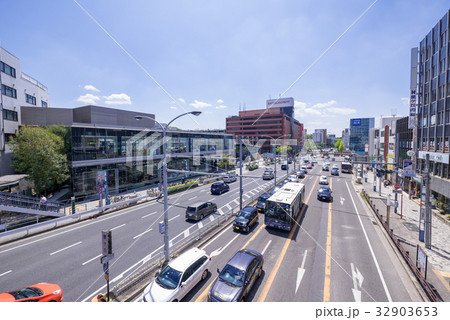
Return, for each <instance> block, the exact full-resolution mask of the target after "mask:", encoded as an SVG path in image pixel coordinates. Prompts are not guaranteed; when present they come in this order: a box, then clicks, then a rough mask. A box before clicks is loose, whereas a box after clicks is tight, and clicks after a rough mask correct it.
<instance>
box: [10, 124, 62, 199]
mask: <svg viewBox="0 0 450 320" xmlns="http://www.w3.org/2000/svg"><path fill="white" fill-rule="evenodd" d="M51 131H52V130H48V129H44V128H41V127H27V126H25V127H21V128H20V131H19V133H18V134H17V136H16V137H14V138H12V139H11V142H10V145H11V148H12V150H13V161H12V164H11V166H12V168H13V169H14V170H15V171H16V172H18V173H23V174H27V175H28V179H29V180H31V181H32V182H33V184H34V190H35V192H36V193H37V194H44V193H47V192H48V191H52V190H54V189H55V188H57V187H58V186H59V185H60V184H62V183H64V182H65V181H66V180H67V179H68V178H69V177H70V176H69V174H68V172H69V169H68V166H67V155H66V154H65V153H64V140H63V139H62V138H61V136H59V135H56V134H55V133H52V132H51Z"/></svg>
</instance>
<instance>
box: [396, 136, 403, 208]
mask: <svg viewBox="0 0 450 320" xmlns="http://www.w3.org/2000/svg"><path fill="white" fill-rule="evenodd" d="M399 136H400V135H399V134H398V133H396V134H395V162H396V163H397V165H396V166H395V183H396V184H397V183H398V163H399V160H400V157H399V155H398V147H399V146H398V144H399V141H398V140H399ZM402 189H403V188H402ZM397 200H398V198H397V193H395V199H394V201H395V202H394V212H395V213H397V203H398V201H397Z"/></svg>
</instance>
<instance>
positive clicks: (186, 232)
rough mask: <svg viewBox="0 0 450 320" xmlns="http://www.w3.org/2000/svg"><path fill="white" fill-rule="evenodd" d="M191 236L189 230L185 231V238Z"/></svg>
mask: <svg viewBox="0 0 450 320" xmlns="http://www.w3.org/2000/svg"><path fill="white" fill-rule="evenodd" d="M189 234H190V232H189V229H186V230H184V237H185V238H187V237H189Z"/></svg>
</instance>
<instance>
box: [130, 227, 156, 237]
mask: <svg viewBox="0 0 450 320" xmlns="http://www.w3.org/2000/svg"><path fill="white" fill-rule="evenodd" d="M152 230H153V229H148V230H146V231H144V232H142V233H141V234H138V235H137V236H135V237H133V239H136V238H139V237H140V236H142V235H143V234H146V233H147V232H150V231H152Z"/></svg>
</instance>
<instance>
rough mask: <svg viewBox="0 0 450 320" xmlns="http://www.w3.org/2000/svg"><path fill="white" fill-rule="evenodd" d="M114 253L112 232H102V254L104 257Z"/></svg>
mask: <svg viewBox="0 0 450 320" xmlns="http://www.w3.org/2000/svg"><path fill="white" fill-rule="evenodd" d="M110 253H112V238H111V230H107V231H102V254H103V255H104V256H106V255H108V254H110Z"/></svg>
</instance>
